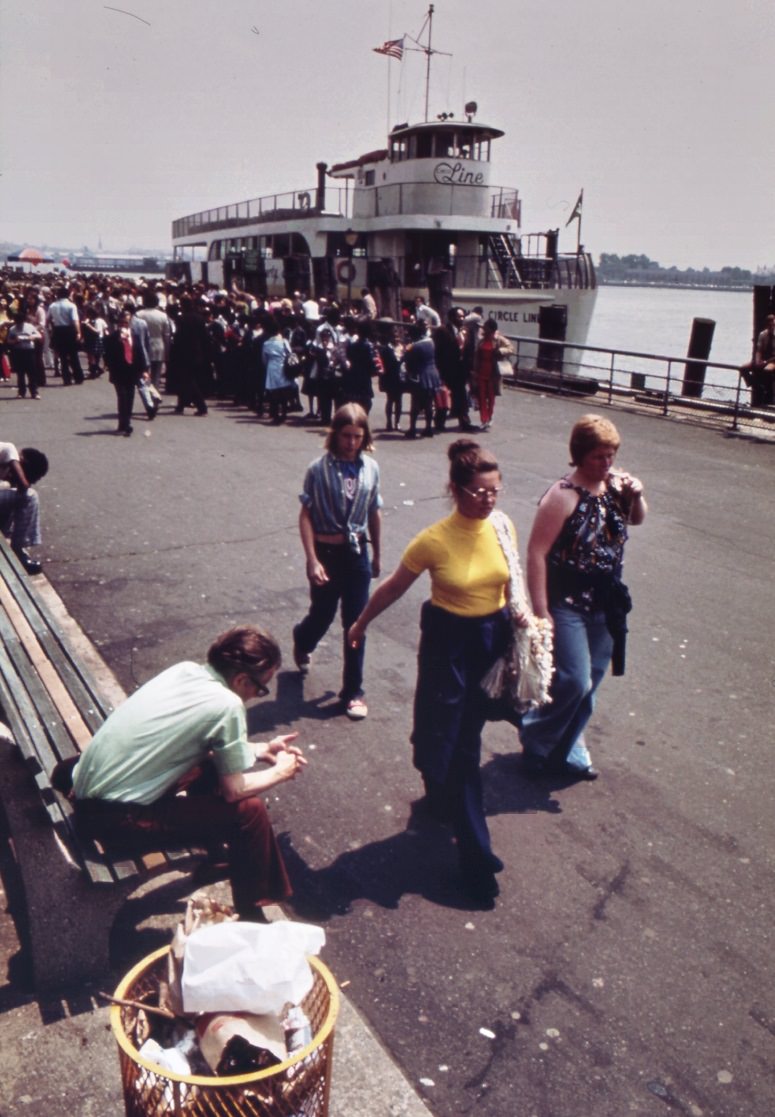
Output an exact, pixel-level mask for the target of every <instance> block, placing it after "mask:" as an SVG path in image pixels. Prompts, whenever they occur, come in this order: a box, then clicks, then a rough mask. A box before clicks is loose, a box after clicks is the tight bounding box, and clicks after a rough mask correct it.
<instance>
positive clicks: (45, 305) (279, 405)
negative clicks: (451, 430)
mask: <svg viewBox="0 0 775 1117" xmlns="http://www.w3.org/2000/svg"><path fill="white" fill-rule="evenodd" d="M47 280H48V281H47ZM376 315H377V309H376V303H375V301H374V297H373V295H372V294H371V292H370V291H369V289H368V288H363V289H362V291H361V293H360V298H359V299H357V300H354V301H353V302H352V303H350V304H347V305H344V306H338V305H336V304H334V303H331V302H328V301H327V300H326V299H323V298H320V299H316V298H314V297H311V296H310V295H308V294H306V293H304V292H295V293H294V294H293V296H292V297H288V298H282V299H276V300H268V299H264V298H261V297H260V296H256V295H253V294H250V293H248V292H246V291H242V290H240V289H239V288H238V287H237V286H232V288H231V289H230V290H228V291H227V290H224V289H219V288H217V287H213V286H209V287H206V286H204V285H202V284H194V285H191V284H186V283H177V282H171V281H168V280H161V279H160V280H158V281H154V280H137V281H133V280H128V279H125V278H118V277H110V276H105V275H94V276H90V277H84V276H80V277H74V278H70V279H66V278H64V277H63V276H62V275H61V274H57V275H53V276H51V277H43V278H41V279H40V280H38V279H37V277H36V278H35V279H34V281H32V277H24V276H18V275H14V274H12V273H6V274H5V275H4V276H2V277H0V355H1V356H2V362H3V375H4V376H5V377H6V378H10V377H12V376H15V377H16V388H17V395H18V396H19V397H20V398H25V397H26V396H27V395H29V396H30V398H32V399H36V400H39V399H41V398H42V393H43V390H44V388H45V387H46V385H47V383H48V379H49V377H51V376H55V377H61V379H62V383H63V384H64V385H65V386H68V387H69V386H72V385H79V384H82V383H83V382H84V380H85V379H86V378H87V377H88V378H89V379H97V378H99V377H100V376H102V375H103V373H105V372H107V375H108V379H109V380H110V382H111V383H112V384H113V387H114V389H115V393H116V411H117V417H118V418H117V425H116V433H118V434H122V435H124V436H129V435H131V434H132V429H133V428H132V415H133V411H134V407H135V401H136V395H135V393H136V392H137V393H139V398H140V401H141V404H142V408H143V410H144V413H145V415H146V417H147V418H148V419H149V420H152V419H154V418H155V417H156V414H157V413H158V411H159V408H160V406H161V404H162V402H163V399H162V394H166V395H167V396H173V397H175V403H174V411H175V412H176V413H177V414H182V413H183V412H184V411H185V410H186V409H187V408H193V410H194V414H196V415H198V416H205V415H206V414H207V411H208V400H211V399H213V398H214V399H220V400H228V401H231V402H232V403H234V404H236V405H238V406H243V407H246V408H250V409H252V410H253V411H254V412H255V413H256V415H257V416H259V417H265V418H267V419H268V420H269V421H270V422H272V423H275V424H281V423H284V422H285V421H286V420H287V418H288V416H289V414H291V413H298V414H299V415H300V416H303V418H304V420H305V421H308V422H317V423H321V424H323V425H328V423H329V422H330V419H331V415H332V414H333V411H334V410H335V409H336V407H338V406H340V405H341V404H343V403H358V404H360V406H361V407H363V408H364V410H365V411H366V412H367V414H368V413H370V412H371V411H372V409H373V407H374V405H375V400H376V399H378V398H379V397H380V396H381V397H382V398H383V400H384V426H385V429H386V430H387V431H401V430H402V429H403V432H404V434H405V436H406V437H407V438H415V437H417V436H418V435H423V436H425V437H432V436H433V434H434V433H437V432H439V431H443V430H444V429H445V427H446V424H447V423H448V422H456V423H457V424H458V428H459V429H460V430H462V431H469V430H472V429H474V427H475V424H474V422H473V421H472V413H473V412H478V418H479V424H478V425H479V427H480V428H481V429H482V430H485V431H486V430H488V429H489V428H490V426H491V424H492V422H493V416H494V410H495V400H496V397H497V395H498V393H499V390H500V388H499V384H500V380H501V377H502V375H503V373H504V372H505V373H507V374H508V373H509V372H510V371H511V366H510V363H509V357H510V355H511V354H512V353H513V349H512V347H511V345H510V343H509V341H508V340H507V338H505V337H504V336H502V335H501V334H500V333H499V331H498V328H497V323H496V322H495V321H494V320H493V319H485V318H484V316H483V310H482V308H481V307H474V308H473V309H472V310H471V311H465V310H464V309H463V308H461V307H456V306H455V307H452V308H451V309H450V310H449V312H448V313H447V315H446V320H445V321H444V322H443V323H442V321H441V319H440V317H439V315H438V313H437V312H436V311H435V310H434V309H433V308H432V307H430V306H428V305H427V304H426V303H425V301H424V300H423V299H422V298H421V297H420V296H418V297H417V298H416V300H415V303H414V306H413V307H411V308H410V307H407V308H406V309H405V312H404V316H403V318H402V321H401V322H394V321H393V320H389V319H381V318H377V316H376ZM84 364H85V365H86V368H85V369H84ZM302 397H303V398H304V399H305V400H306V412H305V406H304V404H303V402H302ZM404 421H405V423H406V426H405V427H404V428H402V422H404ZM420 428H421V429H420Z"/></svg>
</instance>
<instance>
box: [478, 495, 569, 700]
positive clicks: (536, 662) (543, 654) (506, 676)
mask: <svg viewBox="0 0 775 1117" xmlns="http://www.w3.org/2000/svg"><path fill="white" fill-rule="evenodd" d="M491 520H492V525H493V527H494V528H495V534H496V536H497V537H498V542H499V543H500V545H501V549H502V551H503V554H504V555H505V557H506V562H507V563H508V567H509V614H510V617H511V641H510V643H509V647H508V648H507V650H506V652H505V653H504V654H503V655H502V656H501V657H500V659H497V660H496V661H495V663H494V664H493V665H492V667H491V668H490V670H489V671H488V672H487V674H486V675H485V676H484V678H483V679H482V682H481V687H482V690H483V691H484V692H485V694H486V695H487V696H488V697H489V698H494V699H499V700H501V701H506V702H508V703H509V704H511V705H513V707H514V709H515V710H516V711H517V712H518V713H524V711H525V710H529V709H530V708H531V707H533V706H544V705H546V704H547V703H549V702H551V698H550V696H549V688H550V686H551V682H552V676H553V674H554V660H553V656H552V651H553V644H552V626H551V624H550V623H549V621H547V620H544V619H543V618H542V617H535V616H533V614H532V611H531V609H530V606H529V605H528V603H527V594H526V593H525V584H524V579H523V577H522V568H521V566H520V563H519V554H518V552H517V547H516V544H515V542H514V538H513V536H512V534H511V532H510V531H509V525H508V521H507V519H506V516H505V515H504V514H503V512H500V511H498V510H497V509H496V510H495V511H494V512H493V513H492V516H491ZM518 614H522V615H523V616H527V617H528V618H529V620H528V623H527V625H520V624H518V623H517V615H518Z"/></svg>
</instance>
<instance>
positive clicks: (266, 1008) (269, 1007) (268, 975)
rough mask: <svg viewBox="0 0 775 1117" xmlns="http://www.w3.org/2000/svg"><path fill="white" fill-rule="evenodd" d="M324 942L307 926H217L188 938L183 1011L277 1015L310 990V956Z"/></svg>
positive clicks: (320, 934) (317, 930) (317, 929)
mask: <svg viewBox="0 0 775 1117" xmlns="http://www.w3.org/2000/svg"><path fill="white" fill-rule="evenodd" d="M325 941H326V935H325V931H324V930H323V928H322V927H315V926H313V925H311V924H306V923H291V922H286V921H284V920H283V921H282V922H277V923H270V924H269V925H268V926H265V925H263V924H260V923H217V924H214V925H211V926H208V927H200V928H199V930H197V931H194V932H193V934H191V935H189V937H188V939H187V941H186V945H185V951H184V955H183V979H182V990H183V1009H184V1011H185V1012H251V1013H256V1014H259V1015H261V1014H264V1013H269V1012H275V1013H280V1012H281V1011H282V1009H283V1006H284V1005H286V1004H288V1003H289V1002H290V1003H291V1004H299V1003H300V1002H301V1001H302V1000H303V998H304V997H306V995H307V993H309V991H310V989H311V988H312V981H313V977H312V970H311V968H310V965H309V962H308V961H307V955H308V954H319V953H320V950H321V948H322V947H323V944H324V943H325Z"/></svg>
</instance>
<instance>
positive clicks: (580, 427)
mask: <svg viewBox="0 0 775 1117" xmlns="http://www.w3.org/2000/svg"><path fill="white" fill-rule="evenodd" d="M621 441H622V440H621V438H620V437H619V432H618V430H617V429H616V427H615V426H614V425H613V423H612V422H611V420H610V419H605V418H604V417H603V416H602V415H582V416H581V418H580V419H579V421H578V422H577V423H576V424H575V425H574V427H573V430H572V431H571V433H570V463H571V465H576V466H578V465H581V463H582V461H583V460H584V458H585V457H586V456H587V454H589V453H590V451H592V450H596V449H597V448H598V446H611V447H612V448H613V449H614V450H618V449H619V445H620V443H621Z"/></svg>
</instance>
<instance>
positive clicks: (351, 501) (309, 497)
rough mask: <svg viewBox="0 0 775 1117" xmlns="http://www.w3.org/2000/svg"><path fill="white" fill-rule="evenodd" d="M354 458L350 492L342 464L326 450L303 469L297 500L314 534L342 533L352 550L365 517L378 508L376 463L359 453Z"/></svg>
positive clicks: (380, 500)
mask: <svg viewBox="0 0 775 1117" xmlns="http://www.w3.org/2000/svg"><path fill="white" fill-rule="evenodd" d="M357 460H358V465H359V470H358V478H357V484H356V486H355V491H354V492H348V491H347V489H348V486H347V484H346V478H345V475H344V471H343V470H342V463H341V462H338V461H337V460H336V458H335V457H334V456H333V454H330V453H326V454H323V455H322V457H320V458H317V459H316V461H314V462H312V463H311V465H310V466H309V468H308V469H307V472H306V474H305V476H304V488H303V491H302V492H301V493H300V494H299V500H300V501H301V503H302V504H303V505H304V507H305V508H307V509H308V510H309V513H310V518H311V520H312V528H313V530H314V532H315V534H316V535H339V534H344V535H346V536H348V537H349V540H350V545H351V546H352V547H353V549H354V550H360V545H359V543H358V537H359V536H363V535H365V533H366V527H367V525H368V522H369V516H370V515H371V513H372V512H374V511H375V510H376V509H378V508H381V507H382V497H381V496H380V492H379V466H378V465H377V463H376V461H375V460H374V458H372V457H370V456H369V455H368V454H361V455H359V457H358V459H357ZM348 508H349V513H348Z"/></svg>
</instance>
